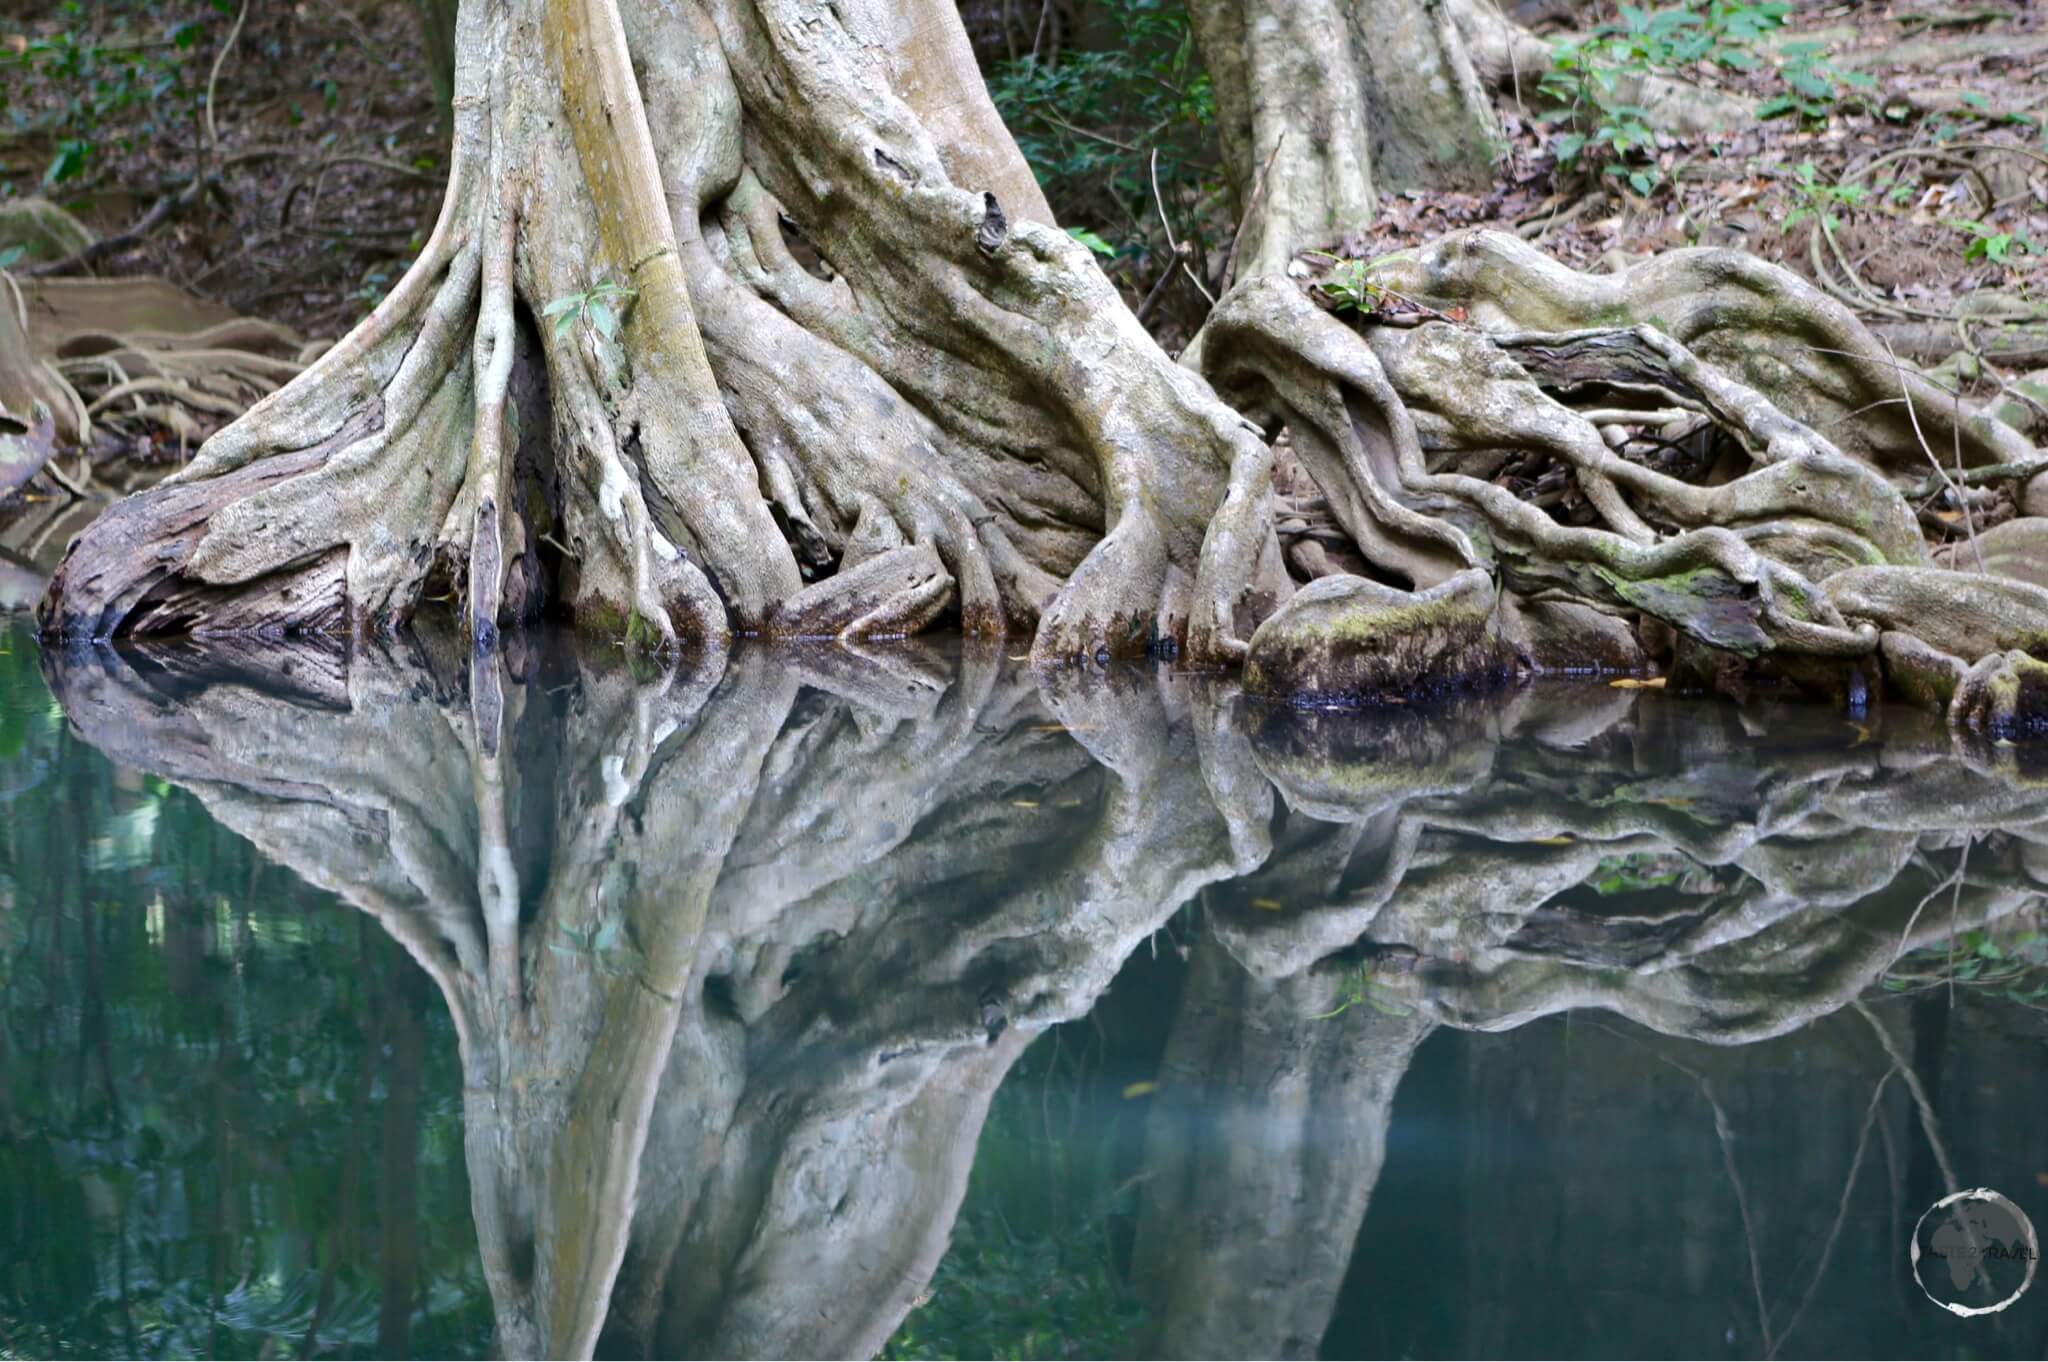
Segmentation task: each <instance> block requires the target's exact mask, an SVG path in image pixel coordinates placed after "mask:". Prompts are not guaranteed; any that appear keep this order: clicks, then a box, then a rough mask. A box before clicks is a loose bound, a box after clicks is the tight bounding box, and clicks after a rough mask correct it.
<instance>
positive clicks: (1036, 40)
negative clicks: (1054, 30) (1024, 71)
mask: <svg viewBox="0 0 2048 1362" xmlns="http://www.w3.org/2000/svg"><path fill="white" fill-rule="evenodd" d="M1051 18H1052V0H1039V6H1038V32H1036V33H1034V34H1032V35H1031V64H1032V65H1033V66H1036V65H1037V64H1038V49H1039V46H1040V44H1042V43H1044V42H1045V25H1046V21H1047V20H1049V19H1051Z"/></svg>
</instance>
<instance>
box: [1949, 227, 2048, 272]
mask: <svg viewBox="0 0 2048 1362" xmlns="http://www.w3.org/2000/svg"><path fill="white" fill-rule="evenodd" d="M1956 226H1958V227H1960V228H1962V229H1963V230H1964V231H1965V232H1967V233H1969V235H1970V244H1969V246H1968V247H1967V248H1966V249H1965V250H1964V251H1963V259H1965V260H1988V261H1990V262H1991V263H1992V264H1994V265H2003V264H2006V263H2008V262H2009V261H2011V260H2012V258H2013V257H2014V256H2020V255H2039V254H2041V248H2040V247H2039V246H2037V245H2035V244H2034V243H2033V242H2032V241H2030V240H2028V239H2027V238H2026V237H2023V236H2016V235H2014V234H2013V233H2011V232H2001V231H1999V230H1998V229H1997V228H1996V227H1991V226H1988V225H1986V224H1985V223H1982V222H1973V221H1971V220H1969V219H1967V218H1965V219H1962V220H1960V221H1958V222H1957V223H1956Z"/></svg>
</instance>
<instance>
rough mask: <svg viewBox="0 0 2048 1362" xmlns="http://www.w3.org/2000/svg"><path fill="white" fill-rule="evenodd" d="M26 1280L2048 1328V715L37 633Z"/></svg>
mask: <svg viewBox="0 0 2048 1362" xmlns="http://www.w3.org/2000/svg"><path fill="white" fill-rule="evenodd" d="M0 644H4V652H0V797H4V799H5V801H6V815H7V817H6V825H5V836H4V847H0V1022H4V1027H0V1066H4V1078H0V1349H4V1350H5V1352H7V1353H12V1354H17V1355H63V1356H97V1355H107V1354H122V1355H149V1356H203V1355H210V1356H254V1355H263V1356H312V1355H325V1356H340V1355H349V1356H414V1355H418V1356H484V1355H492V1354H498V1353H510V1354H514V1355H535V1354H543V1355H575V1354H590V1353H598V1354H602V1355H612V1356H618V1355H635V1356H639V1355H648V1354H652V1355H656V1356H669V1355H710V1356H791V1355H796V1356H867V1355H874V1354H877V1353H880V1354H883V1355H887V1356H894V1357H935V1356H970V1357H972V1356H989V1355H999V1356H1028V1357H1065V1356H1099V1355H1139V1356H1151V1355H1167V1356H1227V1357H1238V1356H1250V1357H1264V1356H1304V1357H1305V1356H1314V1355H1321V1356H1328V1357H1351V1356H1380V1355H1406V1356H1418V1357H1424V1356H1467V1355H1471V1356H1507V1355H1516V1356H1520V1355H1541V1356H1576V1355H1596V1356H1615V1357H1634V1356H1673V1355H1678V1356H1724V1355H1725V1356H1731V1357H1748V1356H1768V1355H1773V1354H1775V1355H1779V1356H1812V1355H1825V1356H1836V1355H1841V1356H1848V1355H1855V1356H1922V1355H1937V1356H1950V1357H2006V1356H2012V1357H2019V1356H2025V1357H2040V1356H2042V1355H2043V1354H2044V1349H2048V1286H2042V1287H2039V1288H2037V1289H2035V1290H2034V1291H2032V1292H2031V1293H2029V1294H2028V1295H2027V1296H2025V1297H2023V1298H2022V1299H2021V1300H2020V1301H2019V1303H2018V1304H2016V1305H2015V1306H2013V1307H2012V1308H2010V1309H2008V1310H2006V1311H2004V1312H2003V1313H2000V1314H1997V1315H1993V1316H1987V1317H1983V1318H1979V1319H1971V1320H1962V1319H1958V1318H1956V1317H1954V1316H1952V1315H1950V1314H1948V1313H1946V1312H1945V1311H1943V1310H1941V1309H1938V1308H1937V1307H1936V1306H1934V1305H1933V1304H1931V1303H1930V1302H1929V1301H1928V1300H1927V1299H1926V1297H1925V1296H1923V1295H1922V1293H1921V1291H1920V1288H1919V1287H1918V1286H1917V1285H1916V1284H1915V1282H1914V1278H1913V1274H1912V1270H1911V1268H1910V1266H1909V1262H1908V1251H1907V1245H1908V1241H1909V1240H1910V1238H1911V1237H1912V1235H1913V1233H1914V1228H1915V1224H1916V1222H1917V1221H1918V1220H1919V1219H1920V1216H1921V1214H1922V1212H1923V1211H1925V1210H1926V1209H1927V1208H1928V1206H1929V1205H1931V1204H1932V1203H1933V1202H1934V1201H1935V1200H1936V1199H1937V1198H1939V1197H1941V1196H1942V1195H1943V1194H1944V1193H1945V1192H1947V1191H1949V1190H1951V1189H1952V1188H1955V1187H1965V1188H1967V1187H1973V1186H1979V1185H1988V1186H1991V1187H1995V1188H1997V1189H1999V1190H2001V1191H2002V1192H2004V1193H2005V1194H2006V1195H2007V1196H2009V1197H2011V1198H2012V1199H2013V1200H2014V1201H2015V1202H2016V1203H2018V1204H2019V1205H2020V1206H2021V1207H2023V1208H2025V1209H2026V1210H2027V1211H2028V1213H2029V1214H2031V1215H2032V1216H2033V1217H2034V1220H2035V1222H2036V1223H2037V1224H2048V1134H2044V1131H2043V1126H2042V1121H2041V1113H2042V1112H2043V1111H2044V1110H2048V1101H2044V1098H2048V1065H2044V1063H2043V1061H2044V1059H2048V1024H2044V1019H2043V1007H2044V994H2048V948H2044V944H2043V943H2044V938H2043V935H2042V928H2043V906H2042V905H2043V900H2042V897H2041V894H2042V891H2043V888H2044V886H2048V781H2044V780H2043V778H2042V776H2043V769H2044V767H2048V754H2042V753H2036V752H2034V751H2032V750H2030V749H2028V748H2026V747H2019V748H2014V747H1993V746H1986V745H1980V744H1977V743H1974V742H1972V741H1968V740H1965V739H1960V738H1957V737H1955V736H1952V735H1951V734H1949V733H1948V732H1947V731H1945V730H1944V729H1943V728H1942V727H1941V726H1940V725H1939V724H1938V723H1934V722H1931V721H1929V720H1928V719H1926V718H1925V717H1924V716H1919V715H1916V714H1897V713H1895V714H1890V715H1880V716H1876V717H1874V718H1868V719H1858V720H1855V721H1853V722H1852V721H1851V720H1849V719H1847V718H1845V717H1843V716H1841V715H1839V714H1835V713H1832V712H1828V711H1823V710H1817V709H1813V708H1808V707H1801V706H1796V705H1790V704H1763V705H1758V706H1752V707H1749V708H1742V709H1738V708H1736V707H1734V706H1731V705H1726V704H1718V703H1713V702H1707V701H1695V700H1687V699H1683V698H1679V697H1671V696H1665V695H1662V694H1659V693H1656V692H1652V691H1642V690H1632V689H1622V688H1615V687H1612V686H1609V685H1607V684H1604V683H1601V682H1575V683H1556V684H1550V683H1546V684H1542V685H1536V686H1530V687H1525V688H1523V689H1520V690H1515V691H1510V692H1506V693H1502V694H1497V695H1494V696H1490V697H1485V698H1483V699H1477V700H1473V701H1469V702H1466V703H1464V704H1461V705H1459V706H1456V707H1453V708H1449V709H1438V710H1429V711H1423V710H1396V711H1388V712H1382V713H1377V714H1350V715H1313V714H1301V713H1296V712H1294V711H1291V710H1287V709H1281V708H1273V707H1268V706H1262V705H1259V704H1256V703H1253V702H1250V701H1248V700H1246V699H1245V698H1243V697H1241V696H1239V695H1238V694H1237V693H1236V692H1235V690H1234V688H1232V687H1231V686H1229V685H1228V684H1226V683H1222V682H1219V681H1217V680H1215V679H1213V678H1205V677H1195V676H1187V675H1180V674H1176V673H1175V672H1173V671H1172V670H1171V669H1155V668H1151V667H1130V668H1115V669H1111V670H1109V671H1107V672H1097V671H1094V670H1092V669H1091V670H1088V671H1084V672H1076V673H1073V674H1059V675H1053V676H1046V677H1041V676H1038V675H1035V674H1033V673H1032V672H1031V671H1029V670H1028V669H1026V668H1024V667H1023V666H1022V665H1021V664H1020V663H1019V662H1018V660H1017V659H1015V658H1013V657H1010V656H1007V655H1006V653H1005V652H1004V650H1003V649H1002V648H1000V647H982V646H977V645H959V644H956V645H953V646H951V647H933V646H930V645H924V644H906V645H900V646H897V645H892V646H888V647H880V646H878V647H875V648H872V649H870V650H868V651H867V652H865V653H853V652H848V651H845V650H841V649H837V648H825V649H816V650H809V651H802V652H788V651H783V652H775V653H771V652H770V651H768V650H766V649H742V650H741V651H740V652H739V653H738V654H736V655H735V656H734V657H733V658H732V659H731V660H730V661H729V662H728V663H726V664H725V665H723V666H706V665H702V664H686V665H683V666H680V667H675V668H664V667H660V666H655V665H653V664H649V663H646V662H644V661H637V660H634V659H630V658H628V657H626V656H625V655H624V654H622V653H620V652H618V651H616V650H613V649H606V648H602V647H591V646H587V645H586V646H584V647H581V648H578V647H576V646H574V645H572V644H571V643H569V642H568V641H566V640H562V639H554V638H543V639H534V640H528V641H515V642H514V643H513V645H512V646H510V647H509V648H508V650H507V651H506V652H505V653H504V654H503V655H502V656H498V657H491V658H486V659H483V660H481V661H478V660H475V659H472V658H471V657H470V656H469V654H468V652H467V650H466V649H465V648H464V647H462V646H461V645H460V644H459V643H457V642H455V641H454V640H449V639H442V638H437V637H435V636H433V635H431V634H429V635H426V636H423V637H422V638H419V639H413V640H407V641H405V642H402V643H397V644H390V645H379V646H376V647H372V648H365V649H361V650H358V651H357V652H356V653H355V655H354V656H344V655H340V654H329V653H323V652H321V651H319V650H317V649H313V648H307V647H294V648H291V649H288V650H273V651H270V652H267V653H264V654H260V655H254V656H246V657H241V658H232V657H226V656H223V655H221V654H220V653H218V652H214V653H202V652H198V651H194V650H190V649H177V648H172V649H155V650H151V651H146V652H124V653H118V654H117V653H114V652H110V651H106V650H84V651H78V652H74V653H70V654H67V655H63V656H49V657H45V656H42V655H41V654H39V653H38V651H37V649H36V647H35V645H34V643H33V642H32V641H31V640H30V638H29V637H28V634H27V632H26V630H25V629H24V628H23V627H22V626H21V625H20V624H19V623H16V624H15V625H13V626H11V627H10V629H9V631H8V632H7V633H6V634H5V636H4V639H0Z"/></svg>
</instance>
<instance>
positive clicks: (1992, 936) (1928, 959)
mask: <svg viewBox="0 0 2048 1362" xmlns="http://www.w3.org/2000/svg"><path fill="white" fill-rule="evenodd" d="M1884 987H1885V990H1886V991H1887V992H1891V993H1909V992H1914V991H1917V990H1920V989H1930V988H1953V987H1968V988H1974V989H1978V990H1981V991H1983V992H1986V993H1989V994H1991V995H1993V996H1994V997H1999V998H2003V999H2005V1000H2006V1001H2008V1002H2015V1003H2020V1004H2023V1005H2025V1006H2028V1007H2043V1006H2048V934H2044V933H2042V932H2040V931H2036V930H2032V929H2027V930H2020V931H2012V930H2000V929H1986V928H1982V927H1974V928H1971V929H1970V930H1969V931H1965V932H1959V933H1957V934H1956V935H1955V936H1954V937H1953V938H1951V939H1950V940H1948V941H1945V942H1939V943H1937V944H1935V945H1931V946H1923V947H1921V948H1920V949H1918V950H1914V951H1908V952H1907V953H1906V954H1904V955H1902V956H1900V957H1899V960H1898V963H1896V964H1895V965H1893V966H1892V968H1891V969H1890V970H1888V971H1887V972H1886V973H1885V978H1884Z"/></svg>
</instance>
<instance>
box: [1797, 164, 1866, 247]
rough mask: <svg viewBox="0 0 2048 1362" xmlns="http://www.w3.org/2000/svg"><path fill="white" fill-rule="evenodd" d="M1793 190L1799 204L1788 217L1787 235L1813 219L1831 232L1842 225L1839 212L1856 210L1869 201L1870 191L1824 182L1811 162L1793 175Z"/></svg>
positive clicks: (1802, 165) (1855, 185) (1861, 187)
mask: <svg viewBox="0 0 2048 1362" xmlns="http://www.w3.org/2000/svg"><path fill="white" fill-rule="evenodd" d="M1792 189H1793V193H1794V194H1795V195H1796V196H1797V198H1798V202H1797V203H1796V204H1794V205H1793V208H1792V211H1791V212H1789V213H1787V214H1785V230H1787V231H1790V230H1791V229H1792V228H1794V227H1797V226H1798V225H1799V224H1800V223H1802V222H1805V221H1806V220H1807V219H1809V218H1812V219H1814V220H1816V221H1818V222H1819V223H1820V224H1821V225H1822V226H1823V227H1825V228H1827V230H1828V231H1830V232H1832V231H1834V230H1835V229H1836V228H1837V227H1840V226H1841V225H1842V222H1841V219H1840V218H1838V217H1836V216H1835V210H1836V209H1837V208H1854V207H1857V206H1859V205H1860V204H1863V203H1865V202H1867V201H1868V200H1869V198H1870V191H1869V190H1868V189H1866V188H1864V187H1863V186H1862V185H1860V184H1829V183H1828V182H1827V181H1825V180H1823V179H1821V178H1820V172H1819V171H1818V170H1816V169H1815V168H1814V165H1813V162H1811V161H1801V162H1800V163H1799V168H1798V169H1797V170H1795V171H1794V172H1793V176H1792Z"/></svg>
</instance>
